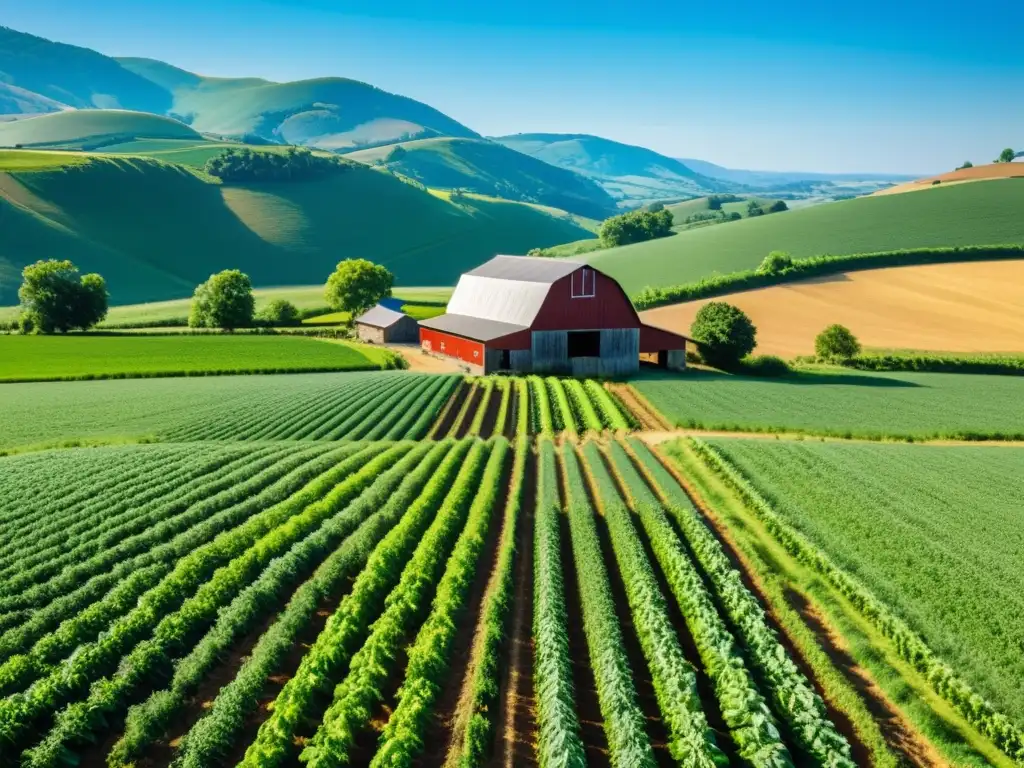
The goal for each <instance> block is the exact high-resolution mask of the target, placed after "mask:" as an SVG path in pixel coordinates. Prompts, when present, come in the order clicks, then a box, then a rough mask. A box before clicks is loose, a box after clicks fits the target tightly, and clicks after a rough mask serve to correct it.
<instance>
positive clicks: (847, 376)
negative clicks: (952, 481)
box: [632, 370, 1024, 440]
mask: <svg viewBox="0 0 1024 768" xmlns="http://www.w3.org/2000/svg"><path fill="white" fill-rule="evenodd" d="M632 384H633V386H634V387H635V388H636V390H637V391H638V392H640V394H641V395H643V396H644V397H645V398H647V400H648V401H649V402H650V403H651V404H652V405H653V406H654V407H655V408H657V409H658V410H659V411H661V412H662V413H663V414H664V415H665V416H666V417H667V418H668V420H669V421H670V422H672V423H673V424H675V425H677V426H680V427H686V428H696V429H710V430H730V431H747V432H803V433H808V434H812V435H829V436H837V437H861V438H871V439H879V438H893V439H928V438H953V439H968V440H970V439H998V438H1013V439H1020V438H1021V437H1022V436H1024V412H1022V410H1021V409H1020V408H1019V407H1018V404H1019V403H1020V402H1021V397H1022V396H1024V380H1022V379H1020V378H1019V377H1016V376H985V375H971V374H956V375H950V374H942V373H884V374H883V373H866V372H852V371H851V372H838V371H830V370H822V371H814V372H800V373H795V374H793V375H791V376H786V377H783V378H777V379H759V378H752V377H745V376H731V375H727V374H721V373H713V372H709V371H691V372H690V373H689V374H687V375H686V376H684V377H672V376H663V375H658V374H647V375H642V376H641V377H640V378H638V379H635V380H634V381H633V382H632Z"/></svg>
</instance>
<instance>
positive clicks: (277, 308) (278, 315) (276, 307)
mask: <svg viewBox="0 0 1024 768" xmlns="http://www.w3.org/2000/svg"><path fill="white" fill-rule="evenodd" d="M256 319H257V320H259V321H260V323H262V324H264V325H269V326H273V327H278V326H288V325H298V324H299V322H300V320H301V316H300V315H299V310H298V308H297V307H296V306H295V305H294V304H292V303H291V302H290V301H288V300H287V299H274V300H273V301H272V302H270V303H269V304H268V305H267V306H265V307H264V308H263V309H261V310H260V311H259V312H258V313H257V315H256Z"/></svg>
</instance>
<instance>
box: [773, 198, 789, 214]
mask: <svg viewBox="0 0 1024 768" xmlns="http://www.w3.org/2000/svg"><path fill="white" fill-rule="evenodd" d="M788 210H789V206H788V205H786V201H785V200H776V201H775V202H774V203H772V204H771V205H769V206H768V213H781V212H782V211H788Z"/></svg>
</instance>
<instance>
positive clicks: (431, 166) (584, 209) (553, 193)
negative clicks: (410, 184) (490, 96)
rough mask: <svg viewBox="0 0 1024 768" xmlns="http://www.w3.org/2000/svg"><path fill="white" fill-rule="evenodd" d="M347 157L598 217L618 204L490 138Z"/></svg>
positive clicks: (426, 142) (587, 182)
mask: <svg viewBox="0 0 1024 768" xmlns="http://www.w3.org/2000/svg"><path fill="white" fill-rule="evenodd" d="M346 157H348V158H350V159H353V160H358V161H360V162H363V163H371V164H372V163H384V164H386V165H387V167H388V168H390V169H392V170H394V171H397V172H399V173H401V174H403V175H405V176H409V177H411V178H414V179H416V180H418V181H421V182H423V183H424V184H426V185H427V186H429V187H438V188H443V189H454V188H456V187H460V188H462V189H466V190H469V191H471V192H478V193H480V194H484V195H496V196H498V197H504V198H507V199H510V200H525V201H529V202H536V203H541V204H542V205H550V206H553V207H555V208H562V209H564V210H566V211H569V212H571V213H577V214H579V215H581V216H587V217H589V218H594V219H603V218H607V217H608V216H611V215H613V214H614V213H615V201H614V200H613V199H612V198H611V196H610V195H609V194H608V193H607V192H605V191H604V190H603V189H602V188H601V187H600V186H599V185H598V184H596V183H595V182H594V181H592V180H591V179H589V178H587V177H585V176H582V175H580V174H578V173H574V172H572V171H567V170H565V169H563V168H559V167H557V166H554V165H549V164H548V163H545V162H543V161H542V160H538V159H536V158H533V157H530V156H529V155H524V154H522V153H520V152H516V151H514V150H511V149H509V148H507V147H505V146H503V145H502V144H498V143H497V142H493V141H487V140H485V139H451V138H439V139H423V140H420V141H410V142H405V143H402V144H397V145H394V146H387V147H378V148H375V149H365V150H361V151H358V152H352V153H349V154H348V155H346Z"/></svg>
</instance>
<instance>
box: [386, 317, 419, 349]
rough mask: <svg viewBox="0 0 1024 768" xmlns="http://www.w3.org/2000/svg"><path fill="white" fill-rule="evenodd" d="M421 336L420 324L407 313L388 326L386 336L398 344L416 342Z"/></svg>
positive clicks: (388, 339)
mask: <svg viewBox="0 0 1024 768" xmlns="http://www.w3.org/2000/svg"><path fill="white" fill-rule="evenodd" d="M419 337H420V324H419V323H418V322H416V320H415V319H414V318H412V317H409V316H408V315H406V316H405V317H403V318H402V319H401V320H399V321H398V322H397V323H395V324H394V325H392V326H391V327H390V328H386V329H385V332H384V338H385V339H386V340H387V341H389V342H393V343H396V344H407V343H410V342H413V343H414V342H416V341H418V340H419Z"/></svg>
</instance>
